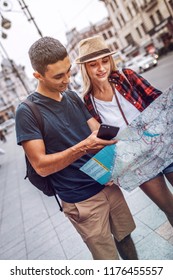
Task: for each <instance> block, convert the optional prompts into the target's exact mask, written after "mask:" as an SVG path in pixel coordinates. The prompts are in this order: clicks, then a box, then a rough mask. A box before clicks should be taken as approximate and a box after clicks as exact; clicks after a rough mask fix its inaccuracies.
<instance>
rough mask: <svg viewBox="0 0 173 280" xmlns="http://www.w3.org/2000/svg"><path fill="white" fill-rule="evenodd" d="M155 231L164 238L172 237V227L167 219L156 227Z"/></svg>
mask: <svg viewBox="0 0 173 280" xmlns="http://www.w3.org/2000/svg"><path fill="white" fill-rule="evenodd" d="M156 232H157V233H158V234H159V235H160V236H162V237H163V238H164V239H166V240H170V239H171V238H173V227H172V226H171V225H170V223H169V222H168V221H166V222H165V223H164V224H162V225H161V226H160V227H159V228H157V229H156Z"/></svg>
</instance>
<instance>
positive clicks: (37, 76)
mask: <svg viewBox="0 0 173 280" xmlns="http://www.w3.org/2000/svg"><path fill="white" fill-rule="evenodd" d="M33 76H34V77H35V78H36V79H37V80H42V78H43V76H42V75H41V74H40V73H39V72H37V71H35V72H34V73H33Z"/></svg>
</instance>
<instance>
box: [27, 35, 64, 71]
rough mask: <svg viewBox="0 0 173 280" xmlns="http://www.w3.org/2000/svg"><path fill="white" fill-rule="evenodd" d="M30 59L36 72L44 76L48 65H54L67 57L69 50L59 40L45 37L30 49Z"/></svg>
mask: <svg viewBox="0 0 173 280" xmlns="http://www.w3.org/2000/svg"><path fill="white" fill-rule="evenodd" d="M28 53H29V58H30V61H31V65H32V67H33V69H34V70H36V71H37V72H39V73H40V74H41V75H44V74H45V72H46V70H47V65H49V64H54V63H56V62H57V61H59V60H63V59H64V58H65V57H67V55H68V54H67V50H66V48H65V47H64V46H63V45H62V44H61V42H60V41H59V40H57V39H54V38H51V37H43V38H40V39H39V40H37V41H36V42H35V43H34V44H33V45H32V46H31V47H30V49H29V52H28Z"/></svg>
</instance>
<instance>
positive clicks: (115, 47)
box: [113, 42, 118, 50]
mask: <svg viewBox="0 0 173 280" xmlns="http://www.w3.org/2000/svg"><path fill="white" fill-rule="evenodd" d="M113 45H114V49H115V50H117V49H118V45H117V43H116V42H113Z"/></svg>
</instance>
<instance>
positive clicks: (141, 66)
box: [125, 54, 157, 73]
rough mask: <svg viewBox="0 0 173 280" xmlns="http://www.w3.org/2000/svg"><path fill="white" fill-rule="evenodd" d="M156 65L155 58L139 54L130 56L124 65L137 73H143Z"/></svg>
mask: <svg viewBox="0 0 173 280" xmlns="http://www.w3.org/2000/svg"><path fill="white" fill-rule="evenodd" d="M156 65H157V59H156V58H155V57H153V56H152V55H150V54H148V55H139V56H136V57H134V58H132V59H131V60H130V61H128V62H127V63H126V65H125V67H126V68H130V69H132V70H134V71H135V72H137V73H143V72H144V71H147V70H149V69H150V68H152V67H155V66H156Z"/></svg>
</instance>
